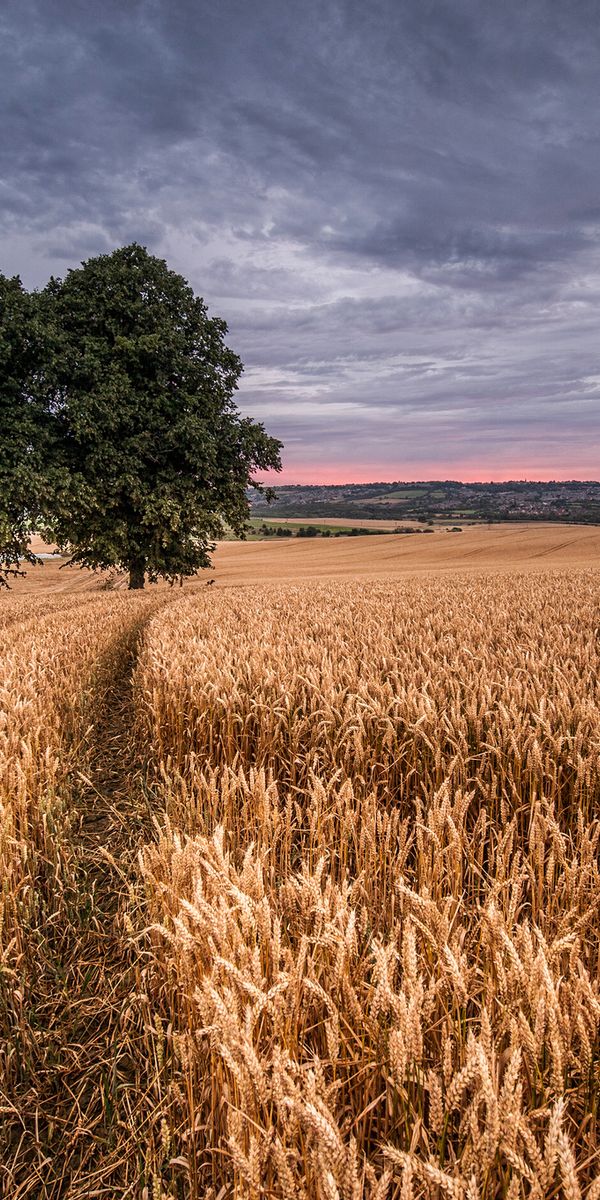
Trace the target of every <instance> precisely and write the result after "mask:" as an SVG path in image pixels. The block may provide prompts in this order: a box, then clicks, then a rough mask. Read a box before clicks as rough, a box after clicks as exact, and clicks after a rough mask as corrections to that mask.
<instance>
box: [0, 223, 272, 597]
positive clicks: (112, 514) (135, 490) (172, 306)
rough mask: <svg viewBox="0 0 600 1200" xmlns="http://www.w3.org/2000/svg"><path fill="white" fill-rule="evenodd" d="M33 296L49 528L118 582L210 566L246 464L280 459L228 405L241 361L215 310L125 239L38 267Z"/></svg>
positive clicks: (234, 508)
mask: <svg viewBox="0 0 600 1200" xmlns="http://www.w3.org/2000/svg"><path fill="white" fill-rule="evenodd" d="M11 282H14V281H11ZM15 294H16V293H15ZM19 296H20V298H21V299H22V300H23V301H25V300H26V299H27V298H26V297H24V294H23V293H22V289H21V291H20V293H19ZM31 303H32V305H33V308H34V310H35V313H36V320H37V321H38V323H39V324H40V326H41V327H42V328H43V330H44V337H45V341H44V355H43V362H42V364H41V365H40V366H38V369H37V371H36V373H35V379H34V380H33V383H32V385H31V387H32V394H34V395H35V403H36V405H37V407H38V409H40V410H41V411H43V413H44V415H45V419H46V420H47V422H48V425H49V434H48V437H47V459H48V467H49V473H50V476H51V477H52V481H53V482H52V486H51V487H48V489H47V490H48V495H47V496H46V497H45V498H44V505H43V509H44V529H45V531H46V532H47V534H48V535H49V536H52V537H53V538H54V539H55V540H56V541H57V543H58V545H59V546H60V547H61V548H62V549H66V550H68V552H69V553H70V555H71V559H72V561H75V562H78V563H80V564H81V565H85V566H89V567H93V568H97V567H100V568H105V567H115V566H116V567H121V568H124V569H126V570H127V571H129V577H130V587H143V585H144V579H145V578H146V577H148V578H149V579H150V580H153V581H154V580H156V579H158V578H159V577H164V578H167V579H168V580H170V581H173V580H174V579H176V578H178V577H182V576H186V575H192V574H194V573H195V572H196V571H197V570H198V569H199V568H200V567H205V566H208V565H210V552H211V550H212V549H214V542H215V539H217V538H218V537H219V536H220V535H221V534H222V532H223V528H224V525H225V524H227V525H228V526H230V528H232V529H233V530H234V532H236V533H237V534H238V535H243V532H244V529H245V526H246V523H247V517H248V502H247V497H246V490H247V488H248V486H249V485H250V484H254V485H256V481H255V480H254V472H255V471H256V470H266V469H275V470H277V469H279V467H280V465H281V463H280V453H279V452H280V446H281V443H280V442H278V441H277V440H276V439H274V438H272V437H270V436H269V435H268V434H267V433H266V431H265V429H264V427H263V426H262V425H261V424H259V423H257V422H255V421H252V420H250V419H249V418H247V417H242V416H241V414H240V413H239V411H238V409H237V408H236V406H235V404H234V401H233V395H234V392H235V390H236V388H237V384H238V380H239V377H240V374H241V372H242V364H241V362H240V360H239V358H238V357H237V355H236V354H234V353H233V352H232V351H231V350H230V349H228V347H227V346H226V344H225V335H226V333H227V327H226V325H225V322H224V321H222V320H220V319H219V318H216V317H209V316H208V314H207V309H206V305H205V304H204V302H203V300H202V299H200V298H199V297H197V296H195V295H194V293H193V291H192V289H191V288H190V287H189V285H188V284H187V283H186V281H185V280H184V279H183V278H182V277H181V276H180V275H178V274H177V273H176V272H174V271H171V270H170V269H169V268H168V266H167V264H166V263H165V262H163V261H162V260H161V259H158V258H155V257H153V256H152V255H150V254H149V253H148V252H147V250H145V249H144V247H142V246H139V245H136V244H133V245H130V246H125V247H124V248H122V249H119V250H116V251H115V252H114V253H112V254H108V255H102V256H100V257H97V258H92V259H90V260H88V261H87V262H85V263H83V264H82V266H81V267H80V268H78V269H76V270H72V271H69V272H68V274H67V276H66V277H65V279H64V280H62V281H61V280H56V279H52V280H50V283H49V284H48V285H47V287H46V288H45V289H44V291H43V292H42V293H40V294H39V295H38V296H36V297H35V298H34V299H32V301H31ZM14 356H15V361H17V360H18V354H17V350H16V349H15V351H14ZM13 375H14V377H15V380H16V382H15V383H14V385H13V393H14V396H13V399H14V403H15V408H14V410H13V411H14V413H15V414H16V416H15V439H16V440H15V446H19V445H20V440H19V439H21V441H22V440H23V437H22V435H23V434H24V426H22V424H21V421H22V418H23V416H24V412H25V411H26V410H24V409H23V405H22V404H21V403H20V402H18V403H17V401H16V399H15V397H16V395H17V392H18V379H17V376H18V372H17V370H16V368H15V370H14V371H13ZM11 394H12V393H11ZM4 402H5V401H4V399H3V401H2V403H4ZM6 403H8V405H9V407H10V396H9V393H8V391H7V395H6ZM10 436H12V434H11V435H10ZM25 441H27V434H26V432H25ZM34 441H36V444H37V445H39V443H40V439H39V438H37V440H36V439H34ZM32 444H33V443H32ZM19 454H20V451H19ZM17 476H18V477H19V478H20V477H21V476H19V474H18V472H17ZM258 486H259V487H261V485H260V484H259V485H258ZM261 490H265V489H262V488H261ZM50 493H51V494H50ZM15 495H16V496H17V497H19V498H20V501H21V503H22V501H23V496H24V493H23V494H21V493H20V491H19V486H18V485H17V487H16V491H15ZM23 511H24V512H28V509H27V504H25V505H24V507H23ZM15 528H16V527H15Z"/></svg>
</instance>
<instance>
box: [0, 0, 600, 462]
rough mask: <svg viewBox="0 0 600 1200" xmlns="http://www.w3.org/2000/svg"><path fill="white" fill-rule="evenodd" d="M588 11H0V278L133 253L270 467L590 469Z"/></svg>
mask: <svg viewBox="0 0 600 1200" xmlns="http://www.w3.org/2000/svg"><path fill="white" fill-rule="evenodd" d="M599 100H600V19H599V10H598V6H597V0H569V3H566V2H565V0H502V2H501V3H500V2H499V0H336V2H334V0H302V3H298V0H212V2H210V3H209V2H208V0H102V3H101V4H92V3H90V2H89V0H1V2H0V106H1V107H0V117H1V121H0V130H1V133H0V271H2V272H4V273H5V274H9V275H12V274H20V275H21V278H22V279H23V281H24V283H25V284H26V285H27V286H28V287H38V286H43V284H44V283H45V282H46V281H47V279H48V278H49V277H50V275H52V274H54V275H58V276H61V277H62V276H64V275H65V274H66V272H67V270H69V269H70V268H73V267H77V266H78V265H79V263H80V262H81V261H82V260H85V259H87V258H90V257H92V256H94V255H96V254H100V253H107V252H110V251H111V250H112V249H114V248H116V247H117V246H120V245H124V244H127V243H129V242H132V241H137V242H140V243H142V244H143V245H146V246H147V247H148V249H149V250H150V251H151V252H152V253H153V254H157V255H159V256H160V257H162V258H166V259H167V261H168V263H169V265H170V266H171V267H173V268H174V269H175V270H177V271H179V272H181V273H182V274H183V275H184V276H185V277H186V279H188V280H189V282H190V283H191V284H192V286H193V288H194V290H195V291H196V293H197V294H199V295H201V296H203V297H204V300H205V301H206V303H207V305H208V308H209V312H210V314H211V315H218V316H221V317H224V318H225V320H226V321H227V324H228V327H229V333H228V339H227V340H228V343H229V345H231V347H232V348H233V349H234V350H235V351H236V352H237V353H238V354H239V355H240V356H241V358H242V360H243V362H244V364H245V372H244V375H243V377H242V381H241V384H240V390H239V392H238V395H237V400H238V404H239V407H240V409H241V410H242V411H243V412H244V414H247V415H250V416H252V417H254V418H256V419H258V420H261V421H263V422H264V423H265V425H266V427H267V429H268V430H269V432H270V433H272V434H274V435H275V436H277V437H279V438H281V440H282V441H283V443H284V452H283V461H284V470H283V473H282V475H281V479H282V481H285V482H290V483H291V482H297V483H302V482H313V483H319V482H323V483H325V482H348V481H356V482H360V481H369V480H386V479H389V480H396V479H402V480H411V479H431V478H435V479H464V480H484V479H497V480H502V479H515V478H517V479H520V478H521V479H525V478H527V479H570V478H580V479H598V478H600V462H599V459H600V454H599V450H600V337H599V333H600V330H599V324H600V321H599V317H600V121H599Z"/></svg>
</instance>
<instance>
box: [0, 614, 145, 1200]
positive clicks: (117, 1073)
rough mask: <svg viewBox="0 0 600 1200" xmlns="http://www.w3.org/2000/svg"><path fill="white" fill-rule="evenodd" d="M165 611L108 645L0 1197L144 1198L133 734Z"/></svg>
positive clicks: (140, 811)
mask: <svg viewBox="0 0 600 1200" xmlns="http://www.w3.org/2000/svg"><path fill="white" fill-rule="evenodd" d="M158 607H159V605H158V604H157V603H156V602H154V603H152V602H151V601H149V603H148V607H147V608H146V607H145V606H144V607H143V609H142V612H141V614H139V613H138V614H136V618H135V620H134V621H133V622H132V624H131V626H130V627H129V629H128V631H127V634H126V636H125V638H124V639H122V640H120V642H119V643H118V644H117V645H115V646H113V647H112V648H111V654H110V669H108V670H106V671H105V672H103V676H102V680H101V682H100V684H99V686H98V700H97V709H96V711H97V719H96V720H95V722H94V725H93V728H92V729H91V730H90V732H89V735H88V738H87V741H86V747H85V749H84V752H83V755H82V758H81V762H80V769H79V771H78V773H77V776H76V777H75V778H74V779H73V781H72V785H73V793H74V797H75V801H76V803H75V804H74V809H75V812H76V814H77V816H76V817H75V818H74V834H75V854H76V859H77V866H76V871H75V874H74V878H73V883H72V885H71V887H70V889H69V897H68V899H69V904H68V909H67V912H68V919H67V918H66V917H65V918H64V919H63V921H62V924H63V925H64V928H55V929H54V930H53V931H52V934H51V938H52V946H53V963H52V969H51V970H49V971H48V972H47V973H46V972H45V973H44V977H42V978H40V979H39V980H38V981H36V995H35V997H34V1006H35V1020H36V1023H37V1028H38V1031H39V1032H38V1039H39V1048H40V1053H39V1056H38V1064H37V1065H36V1068H35V1070H33V1071H32V1072H31V1073H30V1076H29V1078H28V1079H27V1080H26V1082H25V1083H24V1084H23V1086H22V1087H19V1088H18V1089H17V1090H16V1093H15V1094H14V1095H13V1096H12V1097H11V1098H10V1101H11V1106H12V1110H13V1111H12V1113H11V1114H10V1115H9V1122H10V1134H9V1139H8V1146H9V1149H8V1152H7V1151H6V1150H5V1151H3V1153H2V1158H1V1159H0V1196H2V1197H4V1196H6V1198H7V1200H9V1198H10V1200H87V1198H88V1197H90V1198H91V1197H106V1198H107V1200H109V1198H110V1200H117V1198H124V1197H126V1196H128V1197H136V1198H137V1197H138V1196H139V1195H140V1194H141V1193H140V1191H139V1188H138V1184H139V1181H140V1178H141V1170H142V1169H143V1168H142V1167H141V1164H140V1162H139V1153H138V1149H135V1147H138V1148H139V1146H140V1145H141V1144H142V1143H143V1137H144V1127H145V1123H146V1121H147V1110H146V1106H145V1104H144V1088H143V1081H142V1080H141V1078H140V1076H141V1075H143V1067H144V1058H143V1051H142V1046H141V1038H142V1035H143V1029H142V1028H141V1026H140V1021H141V1018H140V1013H139V1009H136V1008H135V1007H134V1005H135V995H136V992H137V990H138V987H139V960H138V959H137V956H136V955H135V953H133V952H132V949H131V939H130V937H129V936H128V933H127V927H126V925H127V920H126V911H127V904H128V902H129V901H130V888H131V886H132V883H133V880H134V879H135V876H136V859H137V852H138V849H139V847H140V845H141V844H142V843H143V842H144V841H145V840H148V837H149V830H150V826H151V812H150V808H149V802H148V800H147V798H146V791H145V786H144V774H145V770H144V762H143V759H141V758H140V755H139V748H138V747H136V745H135V739H134V737H133V736H132V729H133V724H134V702H133V672H134V669H135V664H136V661H137V651H138V646H139V642H140V639H141V637H142V635H143V631H144V628H145V626H146V624H147V622H148V620H149V619H150V617H151V616H152V615H153V614H154V613H155V612H156V611H157V608H158ZM46 976H47V977H46ZM136 1047H137V1048H138V1049H139V1053H136ZM10 1118H12V1119H10Z"/></svg>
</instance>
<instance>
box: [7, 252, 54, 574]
mask: <svg viewBox="0 0 600 1200" xmlns="http://www.w3.org/2000/svg"><path fill="white" fill-rule="evenodd" d="M44 355H45V337H44V332H43V324H42V323H40V321H39V319H38V315H37V310H36V302H35V297H33V296H30V295H28V293H27V292H26V291H25V289H24V288H23V286H22V284H21V281H20V279H19V278H18V277H17V276H15V277H14V278H7V277H6V276H5V275H1V274H0V586H1V585H4V584H6V581H7V578H8V577H9V576H11V575H17V574H19V573H20V564H21V563H22V562H23V561H28V562H36V561H37V560H36V558H35V556H34V555H33V554H32V552H31V549H30V535H31V531H32V529H33V528H34V527H35V524H36V522H37V521H38V520H39V519H40V516H41V512H42V509H43V507H44V503H45V502H47V501H48V496H49V491H50V481H51V478H52V475H53V469H52V467H51V466H50V456H49V454H48V438H49V433H50V421H49V416H48V413H47V410H46V408H45V405H44V403H43V400H42V399H41V397H40V396H39V394H37V393H38V388H39V376H40V370H41V364H42V362H43V358H44Z"/></svg>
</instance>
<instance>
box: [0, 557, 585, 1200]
mask: <svg viewBox="0 0 600 1200" xmlns="http://www.w3.org/2000/svg"><path fill="white" fill-rule="evenodd" d="M599 583H600V575H599V573H598V572H597V571H596V570H593V569H590V570H571V571H565V572H558V571H553V572H548V573H545V574H542V573H537V574H525V573H523V574H516V573H513V574H509V573H504V574H502V575H501V576H495V575H492V574H490V575H481V574H479V575H468V574H464V575H453V576H451V577H439V576H435V575H431V576H423V577H421V578H418V579H417V578H414V579H404V580H396V581H390V582H386V581H381V582H372V581H367V580H362V581H358V580H357V581H355V582H349V581H344V582H336V583H332V582H311V583H310V584H301V583H298V584H289V583H288V584H268V583H265V585H264V586H253V587H248V588H229V589H227V590H223V591H219V590H218V589H208V590H207V589H206V588H205V587H200V586H196V587H194V586H192V587H191V588H190V589H186V590H185V591H184V592H183V594H181V593H176V592H174V593H170V592H169V593H166V592H164V593H160V594H157V596H156V597H155V598H152V597H150V596H148V597H146V596H142V597H133V598H132V597H130V596H128V595H126V594H101V593H80V594H78V596H77V597H76V598H75V597H71V598H69V597H68V596H62V597H54V598H53V597H50V598H48V597H43V596H38V597H32V598H30V599H27V598H22V599H10V598H9V599H8V600H5V598H2V608H1V609H0V622H2V624H0V639H1V640H2V648H3V652H4V653H3V668H2V671H3V677H2V680H1V684H2V691H3V697H4V705H3V712H4V715H3V717H2V725H1V726H0V797H1V802H2V810H1V817H0V820H1V825H0V869H1V871H2V879H3V889H2V902H3V905H4V921H3V932H2V956H3V957H2V969H3V974H2V990H1V992H0V1005H1V1007H0V1022H1V1025H0V1033H1V1035H2V1038H3V1047H2V1052H1V1057H0V1065H1V1066H2V1070H3V1077H4V1083H3V1085H2V1097H1V1099H0V1105H1V1107H2V1112H3V1116H4V1118H5V1120H6V1126H7V1129H8V1133H7V1134H6V1136H5V1139H4V1148H3V1162H4V1168H5V1173H6V1179H7V1180H8V1182H9V1184H10V1189H12V1190H7V1193H6V1194H7V1195H11V1196H13V1195H14V1196H15V1197H19V1198H20V1197H26V1196H31V1197H40V1198H44V1200H45V1198H46V1197H48V1198H50V1197H51V1198H52V1200H54V1197H63V1196H65V1197H68V1198H69V1200H78V1198H79V1197H81V1198H82V1200H83V1197H85V1196H92V1195H94V1196H96V1195H98V1196H100V1195H102V1196H107V1197H108V1196H110V1197H121V1196H122V1197H125V1196H129V1197H134V1198H137V1197H140V1198H142V1200H146V1198H148V1200H159V1198H161V1197H162V1198H163V1200H166V1198H167V1197H172V1198H174V1197H180V1198H184V1197H185V1198H186V1200H187V1198H190V1200H200V1198H203V1200H226V1198H229V1197H232V1198H233V1197H235V1198H236V1200H237V1198H239V1200H262V1198H265V1200H267V1198H269V1200H270V1198H273V1200H411V1198H414V1200H421V1198H423V1200H425V1198H426V1200H445V1198H446V1197H450V1198H453V1200H496V1198H500V1197H509V1198H510V1200H517V1198H518V1197H523V1198H527V1197H533V1198H536V1200H537V1198H540V1200H542V1198H543V1200H552V1198H554V1197H557V1198H559V1197H564V1198H565V1200H579V1198H586V1200H600V1142H599V1134H598V1126H599V1119H598V1118H599V1111H598V1110H599V1108H600V874H599V871H600V861H599V841H600V823H599V814H598V801H599V798H600V628H599V626H600V620H599V606H598V586H599ZM97 712H101V714H102V715H101V717H98V716H97V715H96V714H97ZM94 771H95V772H96V774H95V775H94ZM123 806H125V808H126V810H127V819H126V821H124V822H122V827H121V826H119V825H118V819H117V818H118V812H119V811H120V810H121V809H122V808H123ZM90 808H92V809H94V811H95V813H96V820H97V823H98V829H99V830H100V833H96V834H94V836H96V837H97V839H98V838H100V843H101V844H100V843H98V844H97V845H96V843H94V846H95V850H94V853H95V854H96V859H98V857H100V858H101V857H102V856H104V859H106V860H107V861H108V863H109V866H107V867H106V871H105V874H104V875H102V874H99V873H98V872H99V867H98V865H97V863H96V866H95V867H94V868H92V866H91V864H90V861H89V858H90V853H91V851H90V846H91V845H92V842H91V841H90V837H91V834H90V833H89V829H88V832H87V833H86V828H88V826H86V821H87V822H88V825H89V810H90ZM86 814H87V815H86ZM103 814H104V816H103ZM106 814H112V816H111V820H112V824H110V822H109V823H108V824H106V823H104V824H103V821H104V817H105V816H106ZM115 814H117V815H115ZM103 830H104V832H102V831H103ZM102 839H103V840H102ZM109 868H110V869H109ZM94 871H95V872H96V873H95V874H94ZM90 881H91V882H90ZM82 889H83V892H84V893H85V903H83V900H82ZM103 889H105V890H109V891H110V889H113V890H114V892H115V897H114V903H113V904H112V906H111V904H109V903H108V902H107V901H104V902H102V900H101V893H102V891H103ZM90 928H91V929H92V930H93V931H95V933H94V937H95V939H96V940H95V941H94V940H92V942H90ZM65 946H68V948H69V949H68V964H71V966H72V963H73V961H74V959H76V957H77V954H78V949H77V948H78V946H84V947H85V948H86V953H87V955H88V959H90V961H91V958H90V955H91V951H90V946H93V948H94V949H93V953H94V954H95V955H96V962H95V966H94V963H93V962H91V965H90V970H89V971H88V970H87V969H86V972H85V973H80V975H79V976H76V977H75V976H73V978H76V979H77V980H78V982H76V984H74V985H73V988H72V992H73V994H72V995H71V997H70V1000H69V1003H68V1004H66V1002H65V1000H64V997H63V999H60V997H58V994H56V995H55V992H56V993H58V991H60V988H61V986H62V985H61V978H62V979H63V981H64V978H65V970H66V969H67V967H66V965H65V961H66V960H65V950H64V947H65ZM68 964H67V966H68ZM61 973H62V974H61ZM116 980H117V982H115V981H116ZM118 980H120V981H121V982H120V984H119V983H118ZM40 981H42V984H43V989H42V990H43V995H44V1002H43V1005H42V1007H41V1008H40V1006H39V1004H38V1003H37V1001H36V996H37V995H38V994H39V991H40ZM107 988H109V989H111V996H112V997H113V999H112V1000H111V1009H110V1013H111V1015H110V1019H108V1018H107V1017H106V989H107ZM63 991H64V986H63ZM82 1006H83V1010H84V1011H85V1013H86V1021H84V1022H83V1024H82V1021H81V1019H80V1017H78V1016H77V1013H80V1012H81V1008H82ZM102 1013H103V1014H104V1016H102V1019H101V1020H100V1017H98V1015H97V1014H102ZM103 1022H104V1024H103ZM61 1026H62V1033H60V1029H61ZM102 1029H104V1030H105V1033H102V1032H101V1031H102ZM98 1030H100V1032H98ZM86 1031H87V1032H86ZM59 1033H60V1036H59ZM94 1037H95V1038H96V1039H97V1041H96V1042H94V1040H93V1039H94ZM57 1038H58V1042H59V1043H60V1047H61V1049H60V1051H57V1048H56V1047H57ZM61 1039H62V1040H61ZM86 1039H87V1041H86ZM86 1046H87V1049H86ZM50 1055H52V1056H53V1057H52V1058H49V1056H50ZM96 1061H97V1068H96V1074H94V1063H95V1062H96ZM65 1064H66V1065H65ZM53 1071H54V1073H56V1071H58V1072H59V1074H60V1072H61V1071H62V1072H63V1075H62V1076H61V1078H62V1081H63V1085H62V1086H61V1089H59V1092H60V1094H58V1091H57V1093H56V1095H54V1093H52V1089H51V1086H50V1084H49V1082H48V1080H49V1079H51V1078H52V1077H53ZM110 1080H112V1081H113V1082H112V1084H111V1083H110ZM107 1081H108V1082H107ZM115 1081H116V1082H115ZM44 1089H46V1090H44ZM67 1093H68V1095H67ZM65 1095H66V1096H67V1098H66V1099H65ZM68 1096H71V1097H74V1098H75V1100H70V1099H69V1098H68ZM98 1096H100V1100H98ZM106 1097H108V1099H107V1098H106ZM52 1106H54V1108H53V1114H54V1115H53V1116H52V1118H51V1119H50V1118H49V1116H48V1112H49V1109H50V1108H52ZM36 1113H37V1118H36V1117H35V1114H36ZM0 1191H1V1188H0Z"/></svg>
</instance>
